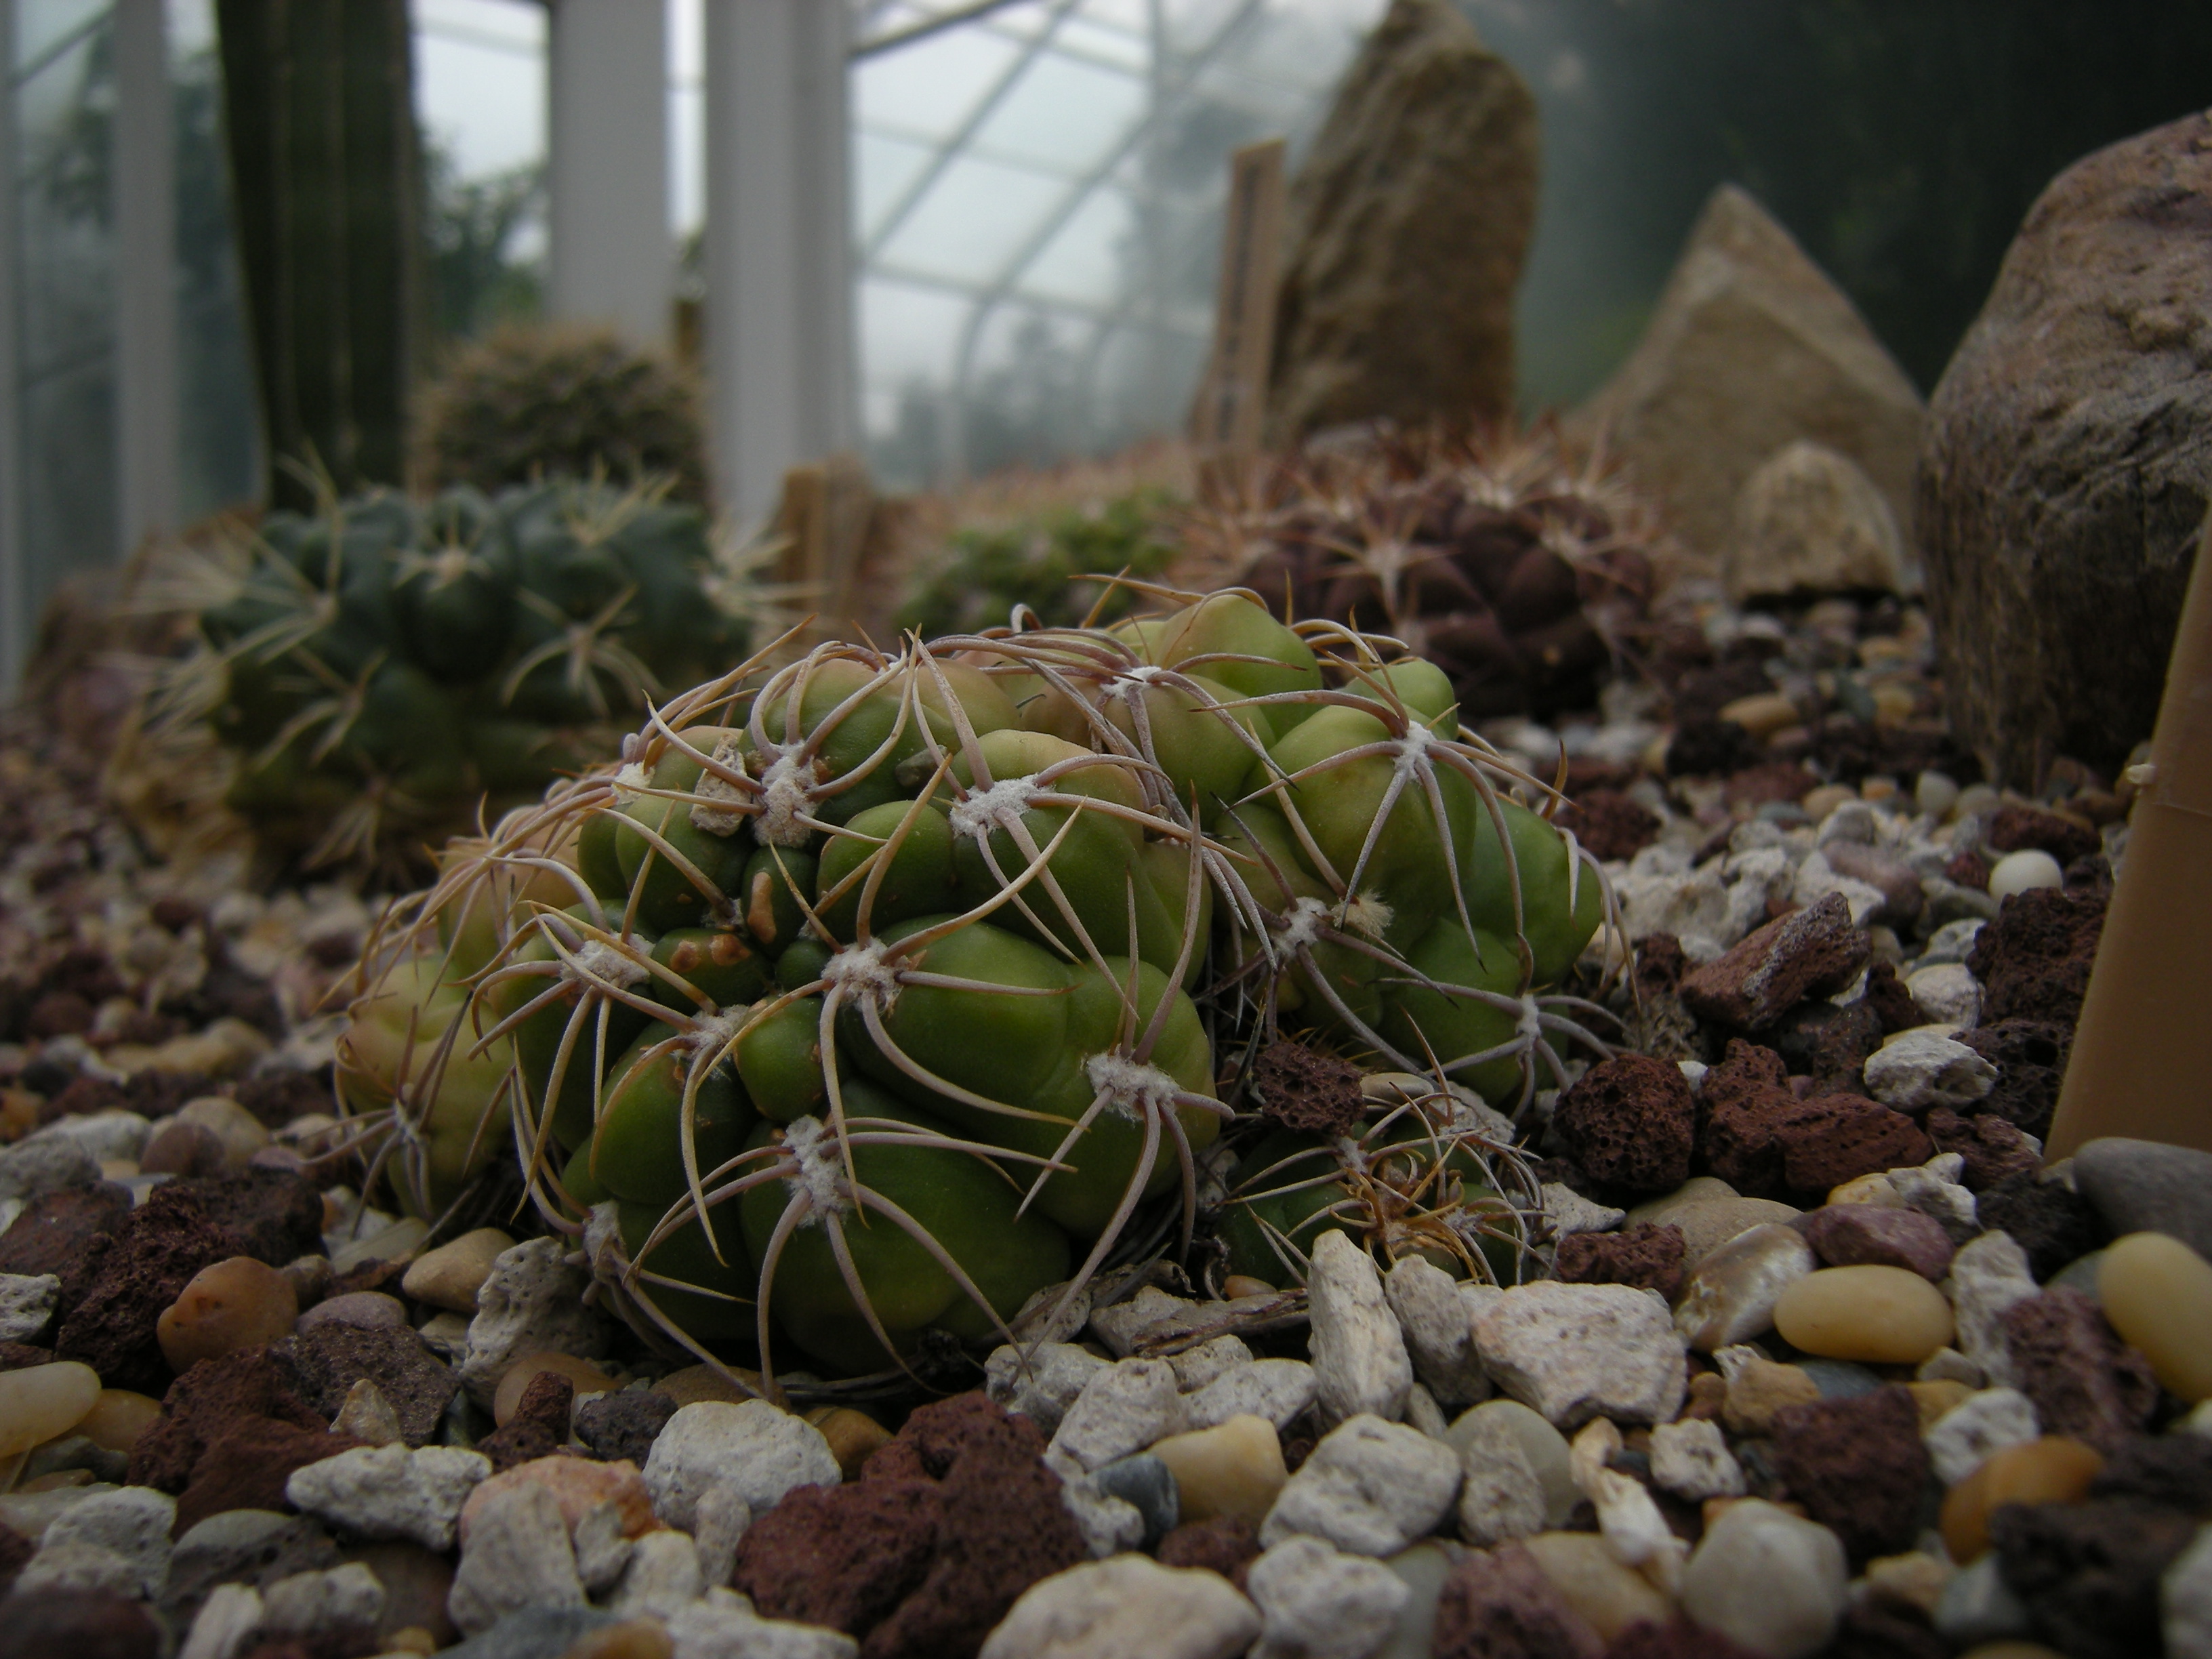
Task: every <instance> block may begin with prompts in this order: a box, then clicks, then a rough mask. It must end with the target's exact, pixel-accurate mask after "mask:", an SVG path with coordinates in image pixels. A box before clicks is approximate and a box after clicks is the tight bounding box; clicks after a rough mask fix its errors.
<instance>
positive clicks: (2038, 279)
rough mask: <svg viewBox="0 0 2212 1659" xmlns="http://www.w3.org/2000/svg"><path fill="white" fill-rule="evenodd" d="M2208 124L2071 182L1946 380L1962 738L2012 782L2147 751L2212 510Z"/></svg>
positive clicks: (2051, 193) (1942, 507)
mask: <svg viewBox="0 0 2212 1659" xmlns="http://www.w3.org/2000/svg"><path fill="white" fill-rule="evenodd" d="M2208 371H2212V116H2208V115H2203V114H2198V115H2191V116H2188V117H2186V118H2184V119H2181V120H2179V121H2176V122H2173V123H2172V124H2171V125H2167V126H2163V127H2158V128H2154V130H2152V131H2149V132H2146V133H2142V134H2141V135H2139V136H2137V137H2133V138H2130V139H2126V140H2124V141H2123V142H2122V143H2117V144H2114V145H2112V147H2111V148H2110V149H2101V150H2099V151H2098V152H2096V153H2095V154H2094V155H2090V156H2087V157H2086V158H2085V159H2083V160H2081V161H2077V162H2075V164H2074V165H2073V166H2072V167H2069V168H2067V170H2066V171H2065V172H2063V173H2060V174H2059V175H2058V177H2057V179H2053V180H2052V181H2051V185H2049V187H2048V188H2046V189H2045V191H2044V192H2043V194H2042V196H2041V197H2039V198H2037V201H2036V204H2035V205H2034V206H2033V208H2031V209H2030V210H2028V215H2027V221H2026V222H2024V223H2023V224H2022V225H2021V229H2020V234H2019V235H2018V236H2017V237H2015V239H2014V240H2013V245H2012V247H2011V249H2010V251H2009V252H2007V253H2006V255H2005V259H2004V264H2003V265H2002V267H2001V268H2000V269H1999V270H1998V272H1997V280H1996V287H1995V288H1994V289H1991V290H1990V297H1989V301H1988V303H1987V304H1986V305H1984V307H1982V314H1981V315H1980V316H1979V317H1978V318H1977V319H1975V322H1974V325H1973V327H1972V328H1971V329H1969V330H1968V331H1967V333H1966V338H1965V340H1964V341H1962V342H1961V343H1960V346H1959V349H1958V352H1957V354H1956V355H1955V356H1953V358H1952V359H1951V363H1950V367H1949V368H1946V369H1945V370H1944V371H1943V379H1942V382H1941V383H1940V384H1939V385H1938V386H1936V395H1935V398H1934V399H1933V400H1932V402H1931V404H1930V405H1929V422H1928V436H1927V442H1926V445H1925V447H1923V450H1922V453H1921V458H1920V477H1919V489H1918V501H1917V516H1916V526H1917V538H1918V540H1919V542H1920V544H1921V550H1922V553H1923V556H1924V558H1925V561H1926V571H1927V583H1928V604H1929V617H1930V619H1931V620H1932V621H1933V622H1934V623H1935V627H1936V645H1937V648H1938V650H1939V652H1940V653H1941V655H1942V664H1943V680H1944V687H1945V691H1946V695H1947V696H1948V699H1949V702H1950V715H1951V722H1952V726H1953V728H1954V730H1955V731H1956V732H1958V734H1959V735H1960V737H1961V738H1964V739H1965V740H1966V741H1967V742H1968V743H1970V744H1972V745H1973V746H1974V747H1975V748H1977V749H1978V750H1981V751H1982V752H1983V754H1984V758H1985V759H1986V760H1987V761H1988V762H1990V763H1991V764H1992V765H1993V766H1994V767H1995V769H1996V771H1997V772H1998V773H1999V774H2000V775H2002V777H2004V778H2005V779H2007V780H2008V781H2020V782H2023V783H2026V784H2028V785H2030V786H2033V784H2035V783H2036V782H2038V781H2039V776H2038V775H2039V772H2040V771H2041V770H2042V769H2043V768H2044V767H2045V766H2047V765H2048V764H2049V763H2050V762H2051V760H2052V759H2053V758H2054V757H2057V756H2061V755H2067V756H2071V757H2075V759H2078V760H2083V761H2087V762H2088V763H2091V764H2092V765H2093V766H2098V767H2101V768H2105V769H2111V768H2112V767H2114V766H2116V765H2117V764H2118V763H2120V762H2121V761H2123V760H2124V758H2125V757H2126V755H2127V752H2128V750H2129V749H2130V747H2131V746H2132V745H2133V744H2136V742H2137V741H2138V740H2139V739H2141V738H2146V737H2148V736H2149V735H2150V730H2151V726H2152V724H2153V722H2154V720H2156V719H2157V716H2158V702H2159V693H2160V689H2161V687H2162V685H2163V684H2164V681H2165V676H2166V658H2167V656H2168V654H2169V653H2170V652H2171V651H2172V646H2173V630H2174V624H2175V622H2176V619H2177V618H2178V617H2179V616H2180V614H2181V595H2182V590H2183V588H2184V587H2185V586H2186V585H2187V583H2188V580H2189V572H2190V567H2191V563H2192V562H2193V554H2192V547H2193V541H2194V538H2195V535H2196V532H2197V526H2198V524H2199V523H2200V522H2201V521H2202V520H2203V517H2204V512H2205V502H2206V499H2207V497H2208V495H2212V372H2208Z"/></svg>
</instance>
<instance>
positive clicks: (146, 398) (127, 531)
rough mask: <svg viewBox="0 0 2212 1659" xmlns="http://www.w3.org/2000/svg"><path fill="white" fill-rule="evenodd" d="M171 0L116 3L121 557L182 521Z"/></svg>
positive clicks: (115, 204) (117, 395) (117, 399)
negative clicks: (170, 29)
mask: <svg viewBox="0 0 2212 1659" xmlns="http://www.w3.org/2000/svg"><path fill="white" fill-rule="evenodd" d="M168 23H169V20H168V7H167V3H166V0H116V3H115V23H114V28H115V125H114V139H113V143H114V146H115V148H114V155H113V165H112V169H111V172H110V174H109V176H110V177H111V178H112V179H113V180H114V191H115V196H114V202H113V209H114V214H115V242H114V250H115V409H116V421H115V428H116V449H117V454H116V500H117V507H118V511H117V513H116V529H117V532H118V535H119V536H120V537H121V539H122V545H121V546H120V547H119V548H118V550H117V551H118V554H119V555H120V556H123V557H125V558H127V557H129V556H130V555H131V552H132V551H133V550H135V549H136V548H137V546H138V544H140V543H141V542H143V540H144V539H145V538H147V537H148V536H149V535H154V534H157V533H160V532H164V531H170V530H173V529H175V528H176V527H177V513H178V503H179V444H178V439H179V421H180V420H181V418H182V411H181V410H180V409H179V404H178V399H179V378H178V366H177V166H176V134H175V131H174V128H173V124H172V120H171V104H170V97H169V28H168Z"/></svg>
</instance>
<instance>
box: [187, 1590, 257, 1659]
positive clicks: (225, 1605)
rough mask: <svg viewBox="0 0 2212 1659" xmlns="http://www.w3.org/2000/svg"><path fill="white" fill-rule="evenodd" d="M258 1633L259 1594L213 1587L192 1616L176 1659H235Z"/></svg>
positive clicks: (251, 1591) (254, 1591)
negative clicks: (189, 1626) (211, 1591)
mask: <svg viewBox="0 0 2212 1659" xmlns="http://www.w3.org/2000/svg"><path fill="white" fill-rule="evenodd" d="M260 1629H261V1592H260V1591H259V1590H258V1589H254V1588H253V1587H252V1585H251V1584H217V1585H216V1587H215V1589H214V1591H213V1593H212V1594H210V1595H209V1596H208V1599H207V1600H206V1601H204V1602H203V1603H202V1604H201V1606H200V1610H199V1612H198V1613H197V1614H195V1615H194V1616H193V1619H192V1622H191V1628H190V1629H189V1631H188V1632H186V1634H185V1644H184V1645H183V1646H182V1647H181V1648H179V1649H178V1650H177V1659H236V1656H237V1655H238V1654H240V1653H242V1652H244V1651H245V1650H246V1644H247V1643H248V1642H250V1641H251V1640H252V1638H254V1636H255V1635H257V1634H258V1632H259V1631H260Z"/></svg>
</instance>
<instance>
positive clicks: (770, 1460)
mask: <svg viewBox="0 0 2212 1659" xmlns="http://www.w3.org/2000/svg"><path fill="white" fill-rule="evenodd" d="M518 1248H520V1247H518ZM502 1259H504V1258H502ZM495 1277H496V1274H495ZM477 1318H479V1319H481V1318H483V1315H482V1314H478V1315H477ZM1163 1369H1165V1368H1164V1367H1163ZM842 1478H843V1477H842V1474H840V1472H839V1470H838V1468H837V1459H836V1454H834V1453H833V1452H831V1451H830V1449H829V1442H828V1441H827V1440H824V1439H823V1437H822V1431H820V1430H819V1429H817V1428H816V1427H815V1426H814V1425H812V1424H811V1423H809V1422H807V1421H806V1420H805V1419H803V1418H799V1417H793V1415H792V1414H791V1413H789V1412H787V1411H784V1410H782V1409H781V1407H776V1406H772V1405H770V1404H769V1402H768V1401H765V1400H747V1401H741V1402H739V1403H738V1404H735V1405H732V1404H728V1403H726V1402H725V1401H714V1400H702V1401H697V1402H696V1403H694V1404H692V1405H689V1406H686V1407H684V1408H683V1409H682V1410H681V1411H679V1412H678V1413H676V1415H675V1416H673V1417H671V1418H670V1419H668V1425H667V1426H666V1427H665V1428H664V1429H662V1430H661V1431H660V1435H659V1438H658V1439H656V1440H655V1441H654V1442H653V1455H652V1456H650V1457H648V1458H647V1460H646V1464H645V1484H646V1486H647V1490H648V1491H650V1492H652V1493H653V1511H654V1513H656V1514H657V1515H659V1516H660V1518H661V1519H662V1520H663V1521H665V1522H667V1523H668V1524H669V1525H670V1526H671V1527H681V1528H684V1529H685V1530H687V1531H689V1530H690V1528H691V1526H692V1523H693V1521H694V1519H695V1517H696V1514H697V1511H698V1507H699V1500H700V1498H702V1496H703V1495H704V1494H705V1493H706V1492H708V1490H709V1489H710V1488H713V1487H715V1486H726V1487H727V1488H729V1489H730V1490H731V1491H732V1492H735V1493H736V1494H737V1496H738V1497H739V1498H743V1499H744V1502H745V1504H746V1505H747V1507H748V1508H749V1509H750V1510H751V1511H752V1513H754V1514H756V1515H757V1514H759V1513H760V1512H761V1511H762V1510H768V1509H772V1508H774V1507H775V1504H776V1502H777V1500H778V1499H780V1498H782V1496H783V1495H784V1493H786V1492H789V1491H790V1490H791V1489H792V1488H793V1486H836V1485H837V1484H838V1483H839V1481H840V1480H842Z"/></svg>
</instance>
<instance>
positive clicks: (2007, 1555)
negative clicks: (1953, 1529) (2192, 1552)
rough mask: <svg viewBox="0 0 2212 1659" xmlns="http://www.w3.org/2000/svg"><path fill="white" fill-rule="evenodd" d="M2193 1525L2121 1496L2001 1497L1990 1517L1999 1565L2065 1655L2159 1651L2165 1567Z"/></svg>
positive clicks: (2100, 1658)
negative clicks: (2080, 1499)
mask: <svg viewBox="0 0 2212 1659" xmlns="http://www.w3.org/2000/svg"><path fill="white" fill-rule="evenodd" d="M2046 1426H2047V1425H2046ZM2196 1535H2197V1517H2196V1516H2192V1515H2185V1514H2181V1513H2179V1512H2177V1511H2175V1510H2166V1509H2156V1508H2154V1507H2152V1506H2151V1505H2149V1504H2138V1503H2131V1502H2129V1501H2127V1500H2125V1499H2115V1498H2105V1499H2100V1500H2093V1501H2091V1502H2089V1503H2086V1504H2000V1505H1999V1506H1998V1507H1997V1508H1996V1510H1994V1511H1992V1512H1991V1514H1990V1541H1991V1543H1992V1544H1994V1545H1995V1546H1996V1553H1997V1570H1998V1571H2000V1572H2001V1573H2002V1575H2003V1577H2004V1581H2005V1583H2007V1584H2008V1586H2010V1587H2011V1589H2012V1591H2013V1594H2015V1595H2017V1596H2019V1597H2020V1599H2021V1601H2024V1602H2026V1603H2027V1609H2028V1611H2029V1612H2030V1613H2033V1615H2034V1617H2035V1625H2036V1633H2037V1634H2038V1635H2039V1636H2041V1637H2043V1638H2045V1639H2046V1640H2048V1641H2050V1642H2051V1644H2053V1645H2055V1646H2056V1647H2057V1648H2058V1649H2059V1650H2061V1651H2063V1652H2064V1653H2065V1654H2066V1655H2067V1656H2068V1659H2142V1656H2143V1655H2145V1654H2153V1653H2157V1652H2160V1650H2161V1649H2162V1646H2163V1634H2164V1632H2162V1630H2161V1629H2160V1617H2159V1595H2158V1581H2159V1576H2160V1574H2161V1573H2163V1572H2164V1571H2166V1568H2167V1566H2168V1565H2171V1563H2172V1560H2173V1558H2174V1557H2175V1556H2177V1555H2179V1554H2180V1553H2181V1552H2182V1551H2183V1550H2185V1549H2186V1548H2188V1547H2189V1544H2190V1541H2191V1540H2192V1539H2193V1538H2195V1537H2196Z"/></svg>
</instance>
